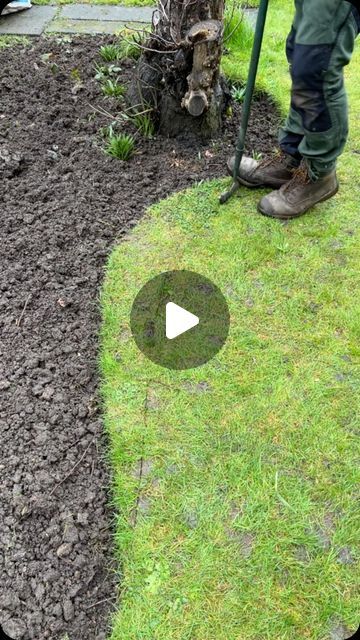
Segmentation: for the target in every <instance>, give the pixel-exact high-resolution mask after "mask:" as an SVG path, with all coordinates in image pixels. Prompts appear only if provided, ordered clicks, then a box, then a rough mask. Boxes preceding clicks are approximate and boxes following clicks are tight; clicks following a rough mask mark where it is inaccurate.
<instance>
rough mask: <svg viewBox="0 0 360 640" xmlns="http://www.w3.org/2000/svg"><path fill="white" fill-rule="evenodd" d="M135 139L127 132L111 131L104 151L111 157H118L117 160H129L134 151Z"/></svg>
mask: <svg viewBox="0 0 360 640" xmlns="http://www.w3.org/2000/svg"><path fill="white" fill-rule="evenodd" d="M134 149H135V140H134V138H133V137H132V136H130V135H128V134H127V133H113V132H111V133H110V135H109V138H108V142H107V145H106V147H105V151H106V153H107V154H108V155H109V156H112V157H113V158H119V160H125V161H127V160H130V158H131V156H132V155H133V153H134Z"/></svg>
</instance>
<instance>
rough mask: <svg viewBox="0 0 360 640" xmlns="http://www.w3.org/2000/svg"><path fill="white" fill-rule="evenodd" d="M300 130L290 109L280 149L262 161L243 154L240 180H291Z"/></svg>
mask: <svg viewBox="0 0 360 640" xmlns="http://www.w3.org/2000/svg"><path fill="white" fill-rule="evenodd" d="M303 1H304V0H295V8H296V11H295V18H294V22H293V26H292V29H291V32H290V34H289V36H288V38H287V42H286V55H287V58H288V62H289V64H290V65H291V61H292V56H293V50H294V41H295V33H296V29H297V25H298V23H299V22H300V20H301V17H302V6H303ZM303 134H304V132H303V127H302V122H301V118H300V116H298V114H296V113H295V112H294V111H293V110H292V109H291V110H290V113H289V116H288V118H287V120H286V123H285V125H284V127H283V129H282V130H281V133H280V142H281V145H280V146H281V149H282V151H283V153H279V152H277V153H276V154H274V156H273V157H271V158H269V159H265V160H261V161H259V160H255V159H254V158H251V157H249V156H243V158H242V160H241V164H240V168H239V174H238V179H239V181H240V183H241V184H243V185H245V186H246V187H249V188H254V187H271V188H272V189H280V187H281V186H282V185H284V184H286V183H287V182H289V180H291V178H292V175H293V171H294V169H296V168H297V167H298V166H299V164H300V161H301V156H300V154H299V152H298V146H299V144H300V142H301V140H302V138H303ZM234 164H235V156H233V157H232V158H230V159H229V161H228V163H227V168H228V171H229V174H230V175H231V176H232V175H233V173H234Z"/></svg>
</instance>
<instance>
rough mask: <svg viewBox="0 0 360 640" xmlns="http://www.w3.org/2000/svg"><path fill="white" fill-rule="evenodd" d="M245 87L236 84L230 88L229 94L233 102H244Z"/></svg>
mask: <svg viewBox="0 0 360 640" xmlns="http://www.w3.org/2000/svg"><path fill="white" fill-rule="evenodd" d="M245 92H246V87H238V86H236V85H234V86H233V88H232V89H231V96H232V98H233V100H235V102H240V103H241V102H244V98H245Z"/></svg>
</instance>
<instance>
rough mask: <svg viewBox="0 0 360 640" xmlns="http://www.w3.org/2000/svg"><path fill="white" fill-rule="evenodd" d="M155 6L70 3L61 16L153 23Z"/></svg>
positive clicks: (73, 18)
mask: <svg viewBox="0 0 360 640" xmlns="http://www.w3.org/2000/svg"><path fill="white" fill-rule="evenodd" d="M153 11H154V8H153V7H119V6H113V5H99V4H98V5H89V4H68V5H65V6H63V7H62V8H61V12H60V17H61V18H69V19H70V20H99V21H110V22H143V23H145V24H148V23H151V19H152V14H153Z"/></svg>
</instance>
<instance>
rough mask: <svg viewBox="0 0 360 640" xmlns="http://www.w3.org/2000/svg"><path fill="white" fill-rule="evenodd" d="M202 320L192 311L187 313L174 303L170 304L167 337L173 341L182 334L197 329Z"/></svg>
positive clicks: (168, 306) (168, 305)
mask: <svg viewBox="0 0 360 640" xmlns="http://www.w3.org/2000/svg"><path fill="white" fill-rule="evenodd" d="M199 322H200V319H199V318H198V317H197V316H195V315H194V314H193V313H190V311H186V309H183V308H182V307H179V305H177V304H175V303H174V302H168V303H167V305H166V337H167V338H168V339H169V340H173V339H174V338H177V337H178V336H181V334H182V333H185V332H186V331H189V329H192V328H193V327H196V325H198V324H199Z"/></svg>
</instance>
